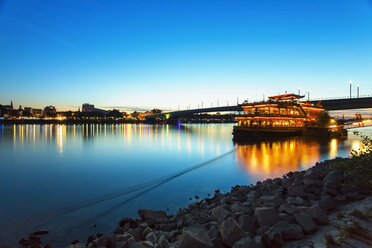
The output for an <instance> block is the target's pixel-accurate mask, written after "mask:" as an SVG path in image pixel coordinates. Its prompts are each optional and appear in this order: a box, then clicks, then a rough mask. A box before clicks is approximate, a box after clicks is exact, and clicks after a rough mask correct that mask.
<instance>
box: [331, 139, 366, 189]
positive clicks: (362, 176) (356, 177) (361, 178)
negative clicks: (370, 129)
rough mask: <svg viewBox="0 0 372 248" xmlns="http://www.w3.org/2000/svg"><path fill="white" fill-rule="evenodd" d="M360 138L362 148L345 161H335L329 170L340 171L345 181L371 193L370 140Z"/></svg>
mask: <svg viewBox="0 0 372 248" xmlns="http://www.w3.org/2000/svg"><path fill="white" fill-rule="evenodd" d="M361 137H362V144H363V146H362V147H361V148H360V149H359V150H358V151H356V150H353V151H352V152H351V157H350V158H347V159H335V160H334V162H333V164H332V165H331V169H335V170H338V171H341V172H343V173H344V175H345V176H346V181H347V182H349V183H350V184H352V185H354V186H356V187H358V188H359V189H360V190H362V191H365V192H372V139H371V138H369V137H367V136H361Z"/></svg>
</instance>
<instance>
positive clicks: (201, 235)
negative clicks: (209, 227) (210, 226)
mask: <svg viewBox="0 0 372 248" xmlns="http://www.w3.org/2000/svg"><path fill="white" fill-rule="evenodd" d="M178 245H179V246H178V247H180V248H188V247H195V248H212V247H213V244H212V241H211V239H210V238H209V237H208V235H207V233H206V232H205V231H204V230H203V229H198V230H196V229H190V230H186V231H183V232H182V234H181V237H180V240H179V244H178Z"/></svg>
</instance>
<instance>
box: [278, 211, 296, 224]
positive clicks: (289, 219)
mask: <svg viewBox="0 0 372 248" xmlns="http://www.w3.org/2000/svg"><path fill="white" fill-rule="evenodd" d="M279 219H280V220H282V221H286V222H288V223H292V222H293V221H294V218H293V216H290V215H288V214H286V213H279Z"/></svg>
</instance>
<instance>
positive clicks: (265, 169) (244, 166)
mask: <svg viewBox="0 0 372 248" xmlns="http://www.w3.org/2000/svg"><path fill="white" fill-rule="evenodd" d="M232 126H233V125H231V124H193V125H190V124H188V125H182V126H169V125H145V124H138V125H135V124H125V125H108V124H98V125H93V124H92V125H12V126H4V125H0V156H1V161H2V162H1V165H0V202H1V203H2V204H0V219H1V220H2V221H1V224H0V228H4V227H7V226H9V225H12V224H14V223H18V222H21V223H22V221H23V220H24V219H27V218H29V217H32V216H35V215H40V214H43V213H45V212H48V211H53V210H56V209H60V208H62V207H65V206H69V205H71V204H74V203H79V202H81V201H83V200H87V199H92V198H94V197H97V196H100V195H105V194H108V193H112V192H115V191H117V190H122V189H125V188H128V187H130V186H133V185H137V184H140V183H144V182H148V181H150V180H153V179H156V178H159V177H163V176H166V175H170V174H172V173H177V172H179V171H182V170H184V169H186V168H190V167H191V166H194V165H196V164H199V163H202V162H204V161H207V160H210V159H213V158H215V157H217V156H220V155H223V154H225V153H227V152H230V151H232V150H233V149H236V150H235V152H234V153H233V154H229V155H227V156H225V157H223V158H221V159H219V160H217V161H215V162H213V163H211V164H209V165H207V166H204V167H202V168H200V169H198V170H195V171H192V172H190V173H187V174H185V175H182V176H181V177H178V178H175V179H174V180H172V181H170V182H167V183H166V184H164V185H161V186H159V187H157V188H155V189H154V190H152V191H150V192H148V193H146V194H143V195H141V196H140V197H136V198H135V199H133V200H131V201H129V202H126V203H125V204H122V205H120V204H119V203H120V202H121V201H123V200H125V199H126V198H125V197H124V198H121V199H116V200H111V201H108V202H105V203H103V204H100V205H97V206H93V207H90V208H86V209H82V210H80V211H76V212H74V213H71V214H67V215H65V216H61V217H60V218H57V219H55V220H52V221H47V222H43V223H34V224H32V225H29V226H24V227H22V228H19V229H17V230H16V231H12V232H3V233H1V234H0V245H2V244H8V245H10V243H9V242H13V241H15V240H17V239H19V238H20V237H21V236H24V235H25V234H26V233H27V232H29V231H33V230H35V229H40V228H42V229H47V230H51V234H50V235H49V239H50V240H49V241H50V242H52V243H53V244H57V245H58V244H60V245H62V244H63V245H65V244H68V243H69V242H70V241H71V240H73V239H75V238H77V239H81V240H84V239H85V238H86V237H87V236H88V235H90V234H92V233H97V232H104V233H110V232H111V231H113V230H114V228H115V226H116V223H117V221H118V220H120V218H122V217H124V216H133V217H135V216H136V210H137V209H138V208H153V209H166V208H168V209H169V211H170V212H175V211H177V210H178V208H179V207H183V206H186V205H187V204H189V203H190V201H189V200H188V199H189V197H192V196H194V195H199V196H201V197H207V194H208V193H213V191H214V190H215V189H221V190H222V191H228V190H229V189H230V188H231V187H232V186H235V185H236V184H250V183H255V182H256V181H257V180H263V179H265V178H268V177H280V176H282V175H283V174H285V173H287V172H289V171H294V170H298V169H305V168H307V167H309V166H311V165H313V164H314V163H315V162H317V161H319V160H324V159H329V158H334V157H336V156H348V155H349V154H350V151H351V149H357V148H359V147H360V141H359V139H358V137H355V136H354V135H353V134H352V133H349V138H348V139H347V140H338V139H331V140H326V141H319V140H309V139H304V138H291V139H284V140H276V141H249V142H248V143H246V144H234V143H233V141H232V136H231V133H232ZM364 130H365V132H366V133H367V134H368V133H369V134H371V133H372V132H371V130H372V129H371V128H369V129H367V128H366V129H364ZM128 197H129V196H128ZM115 204H119V205H120V207H119V208H117V209H115V210H112V211H110V212H108V213H107V209H110V208H111V207H112V206H115ZM25 206H27V207H25ZM100 213H105V214H104V215H102V214H101V215H100V217H99V218H98V217H95V216H97V214H100ZM81 223H88V224H86V225H85V224H84V225H82V224H81ZM92 224H97V227H96V228H94V229H92V227H91V226H92ZM76 226H79V228H78V231H77V232H74V231H73V230H74V229H76ZM13 243H14V242H13Z"/></svg>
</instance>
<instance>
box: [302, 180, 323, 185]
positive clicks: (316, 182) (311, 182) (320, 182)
mask: <svg viewBox="0 0 372 248" xmlns="http://www.w3.org/2000/svg"><path fill="white" fill-rule="evenodd" d="M303 183H304V185H305V186H306V187H311V186H314V187H320V186H322V181H320V180H316V179H307V178H305V179H304V180H303Z"/></svg>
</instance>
